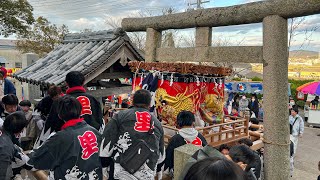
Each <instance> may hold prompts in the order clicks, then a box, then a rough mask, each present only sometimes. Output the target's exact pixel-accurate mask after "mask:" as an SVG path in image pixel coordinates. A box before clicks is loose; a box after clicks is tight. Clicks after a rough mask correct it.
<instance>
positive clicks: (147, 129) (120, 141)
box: [100, 89, 165, 180]
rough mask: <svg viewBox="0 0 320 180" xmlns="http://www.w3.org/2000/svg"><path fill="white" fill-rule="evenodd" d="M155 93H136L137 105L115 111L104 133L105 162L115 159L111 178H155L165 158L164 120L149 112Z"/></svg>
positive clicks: (103, 153)
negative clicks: (159, 165)
mask: <svg viewBox="0 0 320 180" xmlns="http://www.w3.org/2000/svg"><path fill="white" fill-rule="evenodd" d="M150 103H151V94H150V92H149V91H147V90H145V89H141V90H138V91H136V92H135V94H134V95H133V107H130V108H128V109H126V110H122V111H119V112H118V113H116V114H114V116H113V117H112V118H111V120H110V121H109V122H108V124H107V125H106V128H105V130H104V132H103V140H102V141H103V146H102V148H101V149H100V157H101V158H103V159H104V160H102V163H104V161H107V159H108V158H112V159H113V160H114V173H113V172H110V174H109V175H110V177H109V179H113V178H115V179H125V180H136V179H143V180H154V178H155V177H154V176H155V173H156V167H157V164H159V163H161V162H162V161H163V160H164V158H165V157H164V139H163V138H164V134H163V128H162V125H161V123H160V121H159V120H158V119H157V118H156V117H155V116H154V115H153V114H152V113H150V112H149V107H150Z"/></svg>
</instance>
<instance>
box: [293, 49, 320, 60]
mask: <svg viewBox="0 0 320 180" xmlns="http://www.w3.org/2000/svg"><path fill="white" fill-rule="evenodd" d="M289 57H290V58H294V59H297V58H303V59H317V58H319V52H316V51H306V50H297V51H290V53H289Z"/></svg>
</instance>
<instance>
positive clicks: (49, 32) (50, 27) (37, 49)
mask: <svg viewBox="0 0 320 180" xmlns="http://www.w3.org/2000/svg"><path fill="white" fill-rule="evenodd" d="M67 33H68V28H67V26H66V25H62V26H60V27H58V26H56V25H55V24H50V22H49V21H48V20H47V19H46V18H44V17H41V16H40V17H38V18H37V20H36V21H35V23H34V24H33V26H32V28H31V30H30V31H29V32H28V33H27V34H25V35H19V36H18V39H19V40H18V41H17V49H18V50H19V51H21V52H22V53H28V52H32V53H36V54H38V55H39V56H40V57H43V56H44V55H46V54H47V53H49V52H50V51H52V50H53V49H54V48H55V47H56V46H57V45H58V44H60V43H61V42H62V40H63V37H64V36H65V35H66V34H67Z"/></svg>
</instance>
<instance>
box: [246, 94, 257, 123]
mask: <svg viewBox="0 0 320 180" xmlns="http://www.w3.org/2000/svg"><path fill="white" fill-rule="evenodd" d="M248 108H249V109H250V116H251V115H252V114H253V113H254V115H255V116H256V118H258V115H259V101H258V97H257V95H256V94H253V95H252V96H251V101H250V102H249V105H248Z"/></svg>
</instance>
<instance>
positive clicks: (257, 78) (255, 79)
mask: <svg viewBox="0 0 320 180" xmlns="http://www.w3.org/2000/svg"><path fill="white" fill-rule="evenodd" d="M251 80H252V81H260V82H261V81H262V78H259V77H257V76H255V77H253V78H252V79H251Z"/></svg>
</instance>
